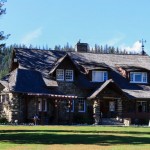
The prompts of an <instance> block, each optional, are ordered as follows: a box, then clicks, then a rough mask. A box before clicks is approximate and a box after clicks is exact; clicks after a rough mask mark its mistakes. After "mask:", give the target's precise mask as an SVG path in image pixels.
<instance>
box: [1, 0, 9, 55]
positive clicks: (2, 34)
mask: <svg viewBox="0 0 150 150" xmlns="http://www.w3.org/2000/svg"><path fill="white" fill-rule="evenodd" d="M4 3H5V1H4V0H0V16H2V15H3V14H5V13H6V8H3V6H4ZM9 36H10V34H8V35H4V31H0V41H2V40H5V39H7V38H8V37H9ZM4 47H5V44H4V43H0V51H1V53H2V50H3V49H4Z"/></svg>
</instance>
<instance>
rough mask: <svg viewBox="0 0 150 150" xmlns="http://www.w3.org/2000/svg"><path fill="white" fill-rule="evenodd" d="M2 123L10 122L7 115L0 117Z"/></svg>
mask: <svg viewBox="0 0 150 150" xmlns="http://www.w3.org/2000/svg"><path fill="white" fill-rule="evenodd" d="M0 123H8V120H7V119H6V118H5V117H2V118H0Z"/></svg>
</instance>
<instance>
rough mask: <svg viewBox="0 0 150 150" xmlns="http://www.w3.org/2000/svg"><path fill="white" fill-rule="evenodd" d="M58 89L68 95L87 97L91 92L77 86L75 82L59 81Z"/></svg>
mask: <svg viewBox="0 0 150 150" xmlns="http://www.w3.org/2000/svg"><path fill="white" fill-rule="evenodd" d="M58 89H59V90H60V91H62V92H63V93H64V94H66V95H76V96H78V97H87V96H88V95H89V94H90V93H89V92H90V91H89V90H86V89H82V88H79V87H77V86H76V85H75V83H74V82H66V81H62V82H61V81H59V82H58Z"/></svg>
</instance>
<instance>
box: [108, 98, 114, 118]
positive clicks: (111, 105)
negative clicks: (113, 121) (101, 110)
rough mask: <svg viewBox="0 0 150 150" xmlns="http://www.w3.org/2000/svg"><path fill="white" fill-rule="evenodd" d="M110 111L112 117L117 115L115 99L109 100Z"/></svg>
mask: <svg viewBox="0 0 150 150" xmlns="http://www.w3.org/2000/svg"><path fill="white" fill-rule="evenodd" d="M109 113H110V117H111V118H113V117H115V101H109Z"/></svg>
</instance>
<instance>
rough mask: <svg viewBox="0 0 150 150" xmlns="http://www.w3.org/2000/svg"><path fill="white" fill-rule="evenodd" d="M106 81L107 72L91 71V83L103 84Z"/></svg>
mask: <svg viewBox="0 0 150 150" xmlns="http://www.w3.org/2000/svg"><path fill="white" fill-rule="evenodd" d="M107 79H108V72H107V71H92V81H93V82H104V81H106V80H107Z"/></svg>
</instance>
